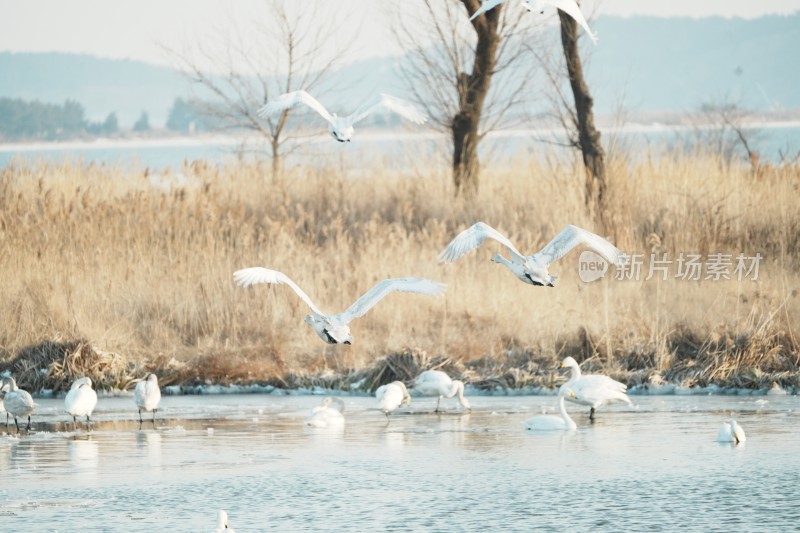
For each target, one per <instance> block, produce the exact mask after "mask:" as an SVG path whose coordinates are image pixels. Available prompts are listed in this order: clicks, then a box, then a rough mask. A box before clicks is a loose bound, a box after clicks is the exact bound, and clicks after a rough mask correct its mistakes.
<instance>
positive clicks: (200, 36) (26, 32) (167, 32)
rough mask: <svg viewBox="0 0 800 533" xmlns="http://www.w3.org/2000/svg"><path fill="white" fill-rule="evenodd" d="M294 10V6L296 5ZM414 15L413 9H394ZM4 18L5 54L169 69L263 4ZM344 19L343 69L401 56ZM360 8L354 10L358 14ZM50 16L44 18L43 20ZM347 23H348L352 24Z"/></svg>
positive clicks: (9, 11) (750, 5)
mask: <svg viewBox="0 0 800 533" xmlns="http://www.w3.org/2000/svg"><path fill="white" fill-rule="evenodd" d="M294 5H297V4H294ZM397 5H398V6H399V8H400V9H410V8H412V7H413V3H411V2H405V3H400V4H397ZM581 5H582V8H583V10H584V12H585V13H587V15H589V16H622V17H631V16H656V17H690V18H701V17H710V16H722V17H741V18H745V19H752V18H757V17H761V16H764V15H787V14H791V13H794V12H796V11H798V10H800V1H798V0H764V1H761V2H752V1H750V0H728V1H726V0H712V1H704V2H696V1H692V0H679V1H674V2H670V3H665V2H655V1H650V2H642V1H639V0H593V1H584V2H582V3H581ZM0 6H2V8H3V12H4V14H5V15H6V16H4V17H2V18H0V51H2V52H66V53H81V54H89V55H95V56H98V57H102V58H109V59H131V60H137V61H145V62H148V63H154V64H159V65H172V62H171V60H170V58H169V57H168V54H166V53H165V51H164V47H166V48H169V49H172V50H180V49H184V48H186V47H195V46H200V45H204V44H207V43H208V42H210V41H211V39H210V38H209V37H210V36H211V35H213V34H214V32H216V31H218V30H219V29H220V28H223V27H225V26H229V25H236V24H237V23H244V22H250V21H251V20H255V17H258V16H259V15H258V11H257V10H258V9H259V8H263V2H262V1H261V0H243V1H241V2H237V3H236V5H235V6H234V7H235V10H234V7H232V6H231V5H230V4H228V3H225V2H222V1H221V0H197V1H192V0H175V1H172V2H168V3H163V2H158V1H156V0H140V1H137V2H113V3H109V2H104V1H102V0H77V1H73V2H68V3H67V2H60V1H58V0H32V1H27V2H10V1H7V0H0ZM336 6H337V9H338V10H339V11H344V12H347V13H348V14H350V13H352V14H353V18H356V19H360V20H356V21H355V22H354V23H353V29H354V31H353V35H351V36H350V37H352V38H353V39H354V43H353V44H354V45H353V47H352V49H351V50H350V51H349V52H348V54H347V55H346V56H345V57H344V58H343V60H342V63H343V64H349V63H354V62H356V61H360V60H363V59H367V58H371V57H382V56H391V55H395V54H400V53H402V50H401V49H400V47H399V46H398V45H397V43H395V42H394V39H391V38H389V39H387V38H386V35H387V33H388V26H389V22H388V20H387V19H388V15H387V13H386V6H385V5H382V4H380V3H374V2H370V3H366V4H364V3H357V1H356V0H340V1H339V2H338V3H337V4H336ZM356 6H357V7H356ZM42 13H47V14H48V16H47V17H42V16H41V15H42ZM348 21H349V20H348Z"/></svg>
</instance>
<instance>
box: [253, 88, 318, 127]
mask: <svg viewBox="0 0 800 533" xmlns="http://www.w3.org/2000/svg"><path fill="white" fill-rule="evenodd" d="M297 104H305V105H307V106H308V107H310V108H311V109H313V110H314V111H316V112H317V113H319V114H320V115H322V118H324V119H325V120H327V121H328V122H332V121H333V117H332V116H331V114H330V113H328V110H327V109H325V106H323V105H322V104H320V103H319V101H318V100H317V99H316V98H314V97H313V96H311V95H310V94H308V93H307V92H305V91H294V92H291V93H285V94H282V95H280V96H279V97H277V98H275V99H273V100H270V101H269V102H267V103H266V105H264V106H261V107H260V108H258V111H257V113H258V116H259V117H261V118H267V117H274V116H276V115H280V114H281V113H282V112H284V111H286V110H287V109H289V108H292V107H294V106H296V105H297Z"/></svg>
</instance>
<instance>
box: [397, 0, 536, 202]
mask: <svg viewBox="0 0 800 533" xmlns="http://www.w3.org/2000/svg"><path fill="white" fill-rule="evenodd" d="M419 3H420V8H419V9H416V10H411V9H408V10H406V13H401V12H395V13H394V14H393V20H394V26H393V30H394V33H395V36H396V38H397V40H398V41H399V43H400V45H401V46H402V47H403V48H404V49H406V50H409V52H410V56H411V59H410V61H409V62H407V63H406V64H405V65H404V67H403V74H404V76H405V78H406V80H407V81H408V83H409V86H410V88H411V91H412V92H413V94H414V98H415V99H416V101H417V102H418V104H419V105H420V106H422V107H423V108H424V109H425V111H426V112H427V114H428V115H429V116H430V117H431V118H432V122H433V123H434V124H435V125H438V126H439V127H440V128H441V129H442V130H445V131H447V132H449V133H450V135H451V140H452V148H453V159H452V168H453V184H454V185H455V191H456V195H465V196H472V195H474V194H476V193H477V191H478V185H479V171H480V164H479V159H478V145H479V143H480V141H481V140H482V139H483V138H484V136H485V135H486V134H487V133H488V132H489V131H491V130H492V129H494V128H496V127H498V125H499V124H501V123H502V122H503V120H504V119H505V118H506V115H507V114H508V112H509V111H510V110H512V109H514V108H515V107H516V106H518V105H519V104H521V103H522V102H523V101H524V100H525V97H526V95H527V94H528V93H527V91H526V86H527V82H528V80H529V78H530V77H531V73H532V72H533V70H532V69H533V67H532V66H531V62H528V63H527V64H525V62H524V61H521V59H522V58H523V57H524V55H525V54H526V53H528V49H527V48H526V47H524V46H520V42H521V41H523V40H524V39H525V38H526V37H528V26H527V25H525V24H524V23H523V17H521V16H520V15H521V14H522V13H524V12H520V13H512V14H507V13H506V11H507V10H506V9H504V6H502V5H499V6H497V7H495V8H494V9H492V10H490V11H488V12H486V13H485V14H482V15H480V16H478V17H476V18H475V19H474V20H473V21H472V22H471V23H470V22H469V17H470V16H471V15H472V14H473V13H475V11H477V10H478V8H479V7H480V1H479V0H420V2H419ZM426 36H433V41H432V42H431V41H430V40H429V39H427V38H426ZM495 77H499V78H501V79H503V82H504V83H503V84H502V90H491V89H492V81H493V79H494V78H495Z"/></svg>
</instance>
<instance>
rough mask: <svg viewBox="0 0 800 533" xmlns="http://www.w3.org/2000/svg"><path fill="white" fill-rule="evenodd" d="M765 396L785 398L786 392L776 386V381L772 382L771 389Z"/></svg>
mask: <svg viewBox="0 0 800 533" xmlns="http://www.w3.org/2000/svg"><path fill="white" fill-rule="evenodd" d="M767 396H786V391H785V390H784V389H783V388H781V386H780V385H778V382H777V381H773V382H772V388H771V389H769V390H768V391H767Z"/></svg>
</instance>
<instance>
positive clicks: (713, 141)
mask: <svg viewBox="0 0 800 533" xmlns="http://www.w3.org/2000/svg"><path fill="white" fill-rule="evenodd" d="M750 115H751V113H750V112H748V111H747V110H745V109H743V108H742V107H741V106H740V105H739V104H738V103H735V102H731V101H730V100H728V99H727V98H722V99H720V103H704V104H702V105H701V106H700V110H699V112H698V113H695V114H693V115H692V116H690V117H689V120H690V122H691V123H692V125H693V128H692V130H693V131H692V133H693V143H692V144H693V148H695V149H701V150H707V151H709V152H710V153H712V154H714V155H716V156H719V157H720V158H721V159H722V161H723V162H724V163H725V164H730V162H731V160H733V159H734V157H735V156H736V153H737V147H741V149H742V150H743V151H744V155H745V156H746V157H747V160H748V161H749V162H750V167H751V169H752V170H753V172H754V173H755V172H757V171H758V169H759V166H760V157H759V154H758V152H757V151H756V149H755V144H756V142H755V141H757V140H758V137H759V134H760V133H761V132H760V131H759V130H758V129H756V128H753V127H748V126H747V123H748V120H749V119H750Z"/></svg>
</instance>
